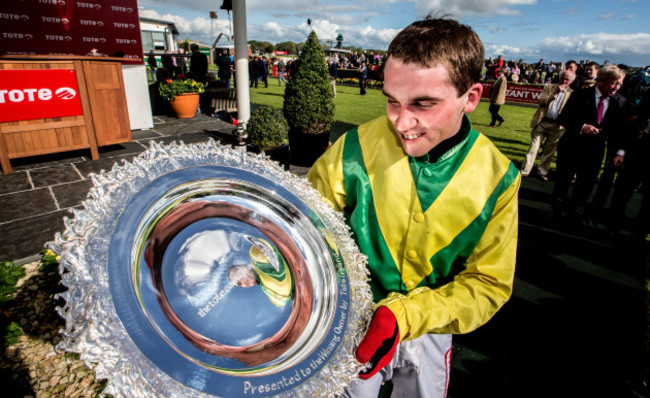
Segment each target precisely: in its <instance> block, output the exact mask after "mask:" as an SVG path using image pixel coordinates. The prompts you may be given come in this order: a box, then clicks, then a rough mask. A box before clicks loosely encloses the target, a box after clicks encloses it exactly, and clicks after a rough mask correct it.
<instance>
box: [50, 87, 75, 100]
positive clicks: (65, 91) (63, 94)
mask: <svg viewBox="0 0 650 398" xmlns="http://www.w3.org/2000/svg"><path fill="white" fill-rule="evenodd" d="M54 94H55V95H56V96H57V97H59V98H61V99H62V100H70V99H73V98H74V97H76V96H77V92H76V91H75V90H74V89H72V88H70V87H61V88H59V89H57V90H56V91H55V92H54Z"/></svg>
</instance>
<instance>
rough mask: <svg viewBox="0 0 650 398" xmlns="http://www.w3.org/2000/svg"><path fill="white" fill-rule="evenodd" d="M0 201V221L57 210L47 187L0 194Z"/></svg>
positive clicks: (19, 218)
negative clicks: (0, 204)
mask: <svg viewBox="0 0 650 398" xmlns="http://www.w3.org/2000/svg"><path fill="white" fill-rule="evenodd" d="M0 203H2V206H0V223H5V222H10V221H15V220H21V219H25V218H29V217H33V216H36V215H39V214H42V213H48V212H52V211H55V210H59V207H58V206H57V205H56V202H55V201H54V197H52V193H51V191H50V189H49V187H45V188H38V189H34V190H30V191H23V192H16V193H10V194H6V195H0ZM0 236H2V235H0Z"/></svg>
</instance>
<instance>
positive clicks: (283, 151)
mask: <svg viewBox="0 0 650 398" xmlns="http://www.w3.org/2000/svg"><path fill="white" fill-rule="evenodd" d="M288 131H289V124H288V123H287V120H286V119H285V118H284V114H283V113H282V110H281V109H279V108H273V107H268V106H261V107H259V108H257V109H256V110H255V111H254V112H253V113H252V114H251V117H250V119H249V120H248V124H247V126H246V134H247V135H248V139H249V141H250V144H251V147H252V148H251V149H252V151H255V152H258V151H264V152H265V153H266V154H267V155H269V156H270V157H271V159H273V160H276V161H279V162H281V163H284V164H285V165H286V164H287V161H288V157H289V148H288V147H287V143H288V142H289V136H288Z"/></svg>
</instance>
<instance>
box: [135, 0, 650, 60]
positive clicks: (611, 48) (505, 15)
mask: <svg viewBox="0 0 650 398" xmlns="http://www.w3.org/2000/svg"><path fill="white" fill-rule="evenodd" d="M221 4H222V0H216V1H215V0H186V1H183V0H139V1H138V6H139V12H140V16H143V17H149V18H157V19H163V20H168V21H172V22H174V23H175V24H176V27H177V28H178V30H179V31H180V33H181V34H180V36H179V39H181V40H184V39H191V40H196V41H199V42H202V43H206V44H212V43H213V42H214V40H215V38H216V37H217V36H218V35H219V34H220V33H223V34H224V35H227V36H230V35H231V34H232V31H231V24H232V15H231V16H230V18H231V19H230V20H229V16H228V13H227V12H226V11H225V10H220V9H219V7H220V6H221ZM210 11H217V13H218V18H217V19H214V20H211V19H210ZM430 13H433V14H434V15H436V14H438V15H444V14H447V15H450V16H451V17H453V18H454V19H457V20H459V21H461V22H462V23H464V24H466V25H469V26H471V27H472V28H473V29H474V30H475V31H476V32H477V33H478V35H479V37H480V38H481V40H482V41H483V45H484V46H485V56H486V58H487V57H492V58H496V57H497V56H498V55H499V54H501V55H503V57H504V58H505V59H506V60H510V59H514V60H519V59H523V60H524V61H526V62H530V63H532V62H537V61H539V59H542V58H543V59H544V61H545V62H547V63H548V62H550V61H555V62H560V61H563V62H566V61H568V60H570V59H573V60H576V61H579V60H582V59H584V60H590V61H596V62H599V63H603V62H604V61H605V60H609V62H610V63H615V64H626V65H628V66H646V65H650V19H649V18H648V17H650V0H608V1H603V0H573V1H571V0H425V1H415V0H406V1H404V0H357V1H354V2H351V1H344V0H246V18H247V25H248V30H247V36H248V37H247V39H248V40H249V41H250V40H258V41H268V42H270V43H273V44H277V43H279V42H283V41H293V42H303V41H304V40H305V39H306V37H307V35H308V34H309V32H310V31H311V30H312V29H313V30H314V31H315V32H316V34H317V35H318V37H319V39H330V40H334V39H335V38H336V36H337V35H338V34H339V33H341V34H342V35H343V38H344V40H345V41H346V42H349V44H351V45H352V46H355V47H362V48H364V49H382V50H385V49H387V48H388V44H389V43H390V41H391V40H392V39H393V37H395V35H396V34H397V33H398V32H399V31H400V30H401V29H403V28H404V27H406V26H407V25H409V24H410V23H411V22H413V21H416V20H418V19H422V18H424V17H425V16H426V15H428V14H430ZM231 14H232V13H231ZM307 19H311V21H312V23H311V26H308V25H307Z"/></svg>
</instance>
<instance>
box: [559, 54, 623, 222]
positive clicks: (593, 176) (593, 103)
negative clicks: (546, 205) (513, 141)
mask: <svg viewBox="0 0 650 398" xmlns="http://www.w3.org/2000/svg"><path fill="white" fill-rule="evenodd" d="M624 78H625V72H624V71H622V70H621V69H619V68H618V67H617V66H616V65H606V66H604V67H602V68H601V69H600V70H599V71H598V76H597V78H596V86H594V87H590V88H587V89H584V90H578V91H577V92H575V93H574V94H573V95H572V96H571V98H569V102H568V103H567V104H566V106H565V108H564V110H563V111H562V113H561V114H560V117H559V123H560V125H561V126H563V127H564V128H566V132H565V133H564V135H563V136H562V139H561V140H560V143H559V145H558V158H557V178H556V183H555V187H554V189H553V200H554V203H553V205H554V206H553V215H554V217H562V216H563V215H564V213H567V214H566V215H568V216H569V217H572V218H573V219H574V220H576V221H580V220H581V219H582V216H583V214H584V209H585V205H586V203H587V200H588V199H589V196H590V195H591V192H592V190H593V188H594V185H595V184H596V181H597V180H598V172H599V171H600V166H601V164H602V162H603V155H604V154H605V147H607V150H608V154H607V155H608V158H612V159H614V158H615V155H616V154H617V152H618V151H619V148H621V146H622V142H621V141H622V139H623V136H624V132H625V129H626V127H625V118H624V115H623V109H624V106H625V101H626V100H625V97H623V96H621V95H620V94H618V93H617V91H618V90H619V89H620V88H621V85H622V84H623V79H624ZM614 166H617V165H614ZM574 175H575V177H576V179H575V186H574V188H573V193H572V195H571V201H570V203H569V201H568V193H569V185H570V184H571V179H572V177H573V176H574Z"/></svg>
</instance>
